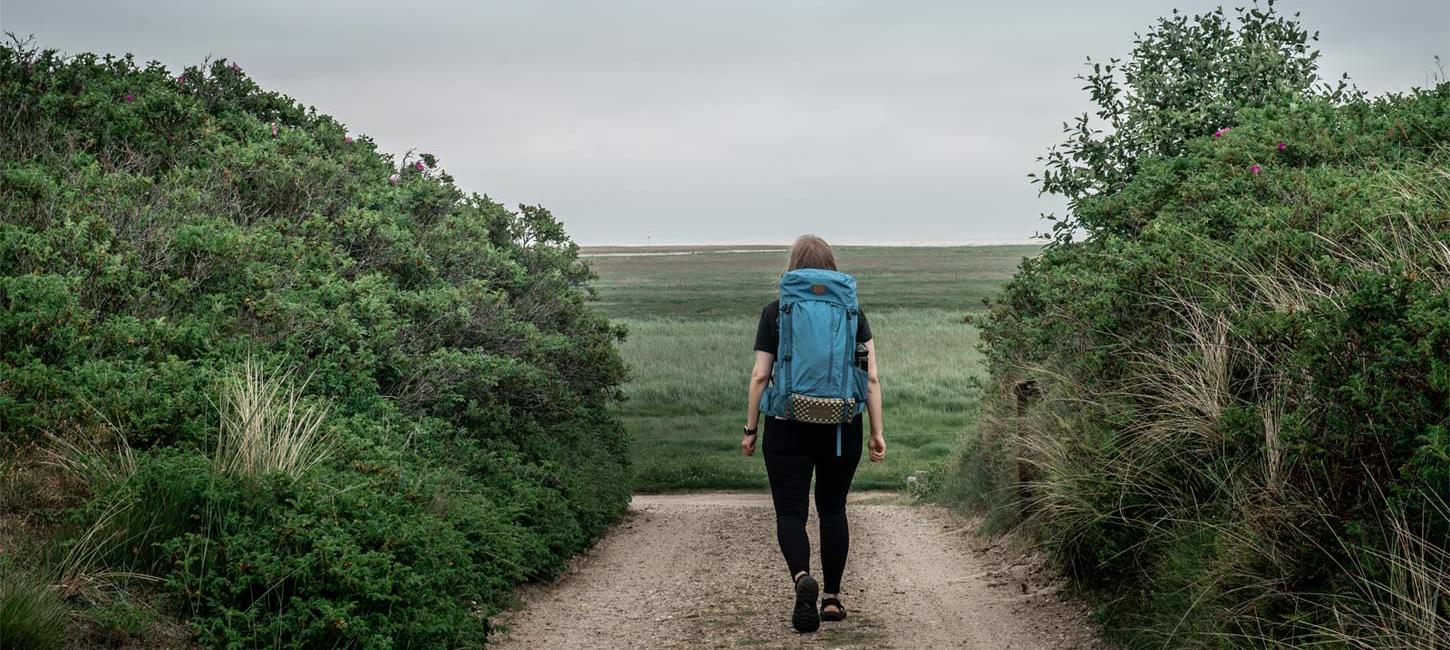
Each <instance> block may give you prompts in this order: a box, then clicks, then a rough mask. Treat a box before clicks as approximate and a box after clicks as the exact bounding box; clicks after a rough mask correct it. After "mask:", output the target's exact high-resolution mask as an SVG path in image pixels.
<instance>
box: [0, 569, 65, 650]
mask: <svg viewBox="0 0 1450 650" xmlns="http://www.w3.org/2000/svg"><path fill="white" fill-rule="evenodd" d="M65 622H66V608H65V603H63V602H62V601H61V599H60V597H59V596H58V595H57V594H56V593H55V591H54V590H52V589H51V588H50V586H49V585H47V584H45V582H44V581H41V580H38V579H36V578H34V577H33V576H30V575H29V574H24V573H20V572H17V571H15V570H14V569H12V568H6V569H4V572H3V573H0V648H6V649H7V650H8V649H9V648H26V649H28V650H53V649H55V648H60V647H61V644H62V642H63V641H64V633H65Z"/></svg>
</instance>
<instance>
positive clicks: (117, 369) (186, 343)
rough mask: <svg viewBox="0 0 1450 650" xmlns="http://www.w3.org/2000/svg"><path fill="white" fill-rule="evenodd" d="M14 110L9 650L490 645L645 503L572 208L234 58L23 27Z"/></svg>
mask: <svg viewBox="0 0 1450 650" xmlns="http://www.w3.org/2000/svg"><path fill="white" fill-rule="evenodd" d="M0 105H3V106H5V107H6V110H5V114H4V120H5V122H6V123H5V126H4V128H3V130H0V531H3V532H0V647H6V648H10V647H28V648H46V647H78V646H79V647H84V646H86V645H97V646H109V645H114V644H126V643H130V644H133V645H137V646H140V647H157V646H162V645H176V644H179V645H187V644H190V643H192V642H195V643H199V644H201V645H204V646H217V647H264V646H265V647H357V648H391V647H417V648H456V647H465V646H477V645H480V644H482V643H483V642H484V641H485V637H486V636H487V635H488V632H489V625H488V620H489V618H490V616H491V615H492V614H494V613H495V612H497V611H499V610H500V609H501V608H503V607H505V606H506V605H507V604H508V602H509V601H510V599H511V597H512V596H511V593H512V590H513V587H515V586H516V585H517V584H519V583H521V582H523V581H526V580H531V579H537V578H542V577H547V576H550V575H553V574H555V573H556V572H558V571H559V570H561V569H562V568H563V567H564V560H565V559H566V558H568V557H569V556H571V555H572V554H574V553H576V552H578V551H579V550H581V549H583V548H584V547H585V546H586V545H587V544H589V543H590V542H591V540H593V539H594V538H595V537H596V536H598V535H599V534H600V533H601V532H602V531H603V530H604V529H605V527H606V526H607V525H608V524H609V523H610V522H611V521H613V520H614V519H615V518H616V517H617V516H618V515H619V514H621V513H622V511H623V509H624V507H625V505H626V503H627V501H628V498H629V474H628V471H627V460H626V458H627V455H626V453H625V449H626V441H625V438H624V435H623V431H622V428H621V426H620V424H619V422H618V421H617V419H616V418H614V417H613V416H612V415H611V414H610V412H609V410H608V407H607V405H608V403H609V401H610V400H611V399H612V398H613V397H614V396H615V395H617V393H618V386H619V384H620V382H621V380H622V379H623V376H624V366H623V364H622V363H621V361H620V359H619V356H618V354H617V352H616V348H615V343H616V341H617V339H618V337H619V335H620V332H619V331H618V330H617V329H616V328H615V327H613V326H611V325H610V324H609V323H608V322H607V320H605V319H604V318H603V317H602V316H599V315H596V314H595V313H594V311H593V310H592V309H591V308H590V307H589V306H588V305H587V304H586V303H587V298H588V295H589V289H588V287H587V283H588V282H589V280H590V279H591V274H590V272H589V270H588V268H587V266H585V265H584V264H583V263H582V262H581V261H580V260H579V258H578V256H577V249H576V247H575V245H574V244H573V243H572V242H570V240H569V239H568V237H567V236H566V235H565V233H564V231H563V229H562V227H561V226H560V224H559V223H558V222H557V221H556V220H555V219H554V218H553V217H552V216H551V215H550V214H549V212H548V211H546V210H544V209H542V208H539V207H535V206H522V207H520V208H519V209H518V210H510V209H508V208H506V207H504V206H502V205H500V204H498V203H497V202H495V201H492V200H490V199H489V198H488V197H486V196H480V195H476V194H468V193H465V192H464V191H462V190H461V189H459V188H458V187H456V186H455V185H454V183H453V179H452V178H451V177H450V176H449V175H448V174H447V173H446V172H444V171H443V169H442V167H441V166H440V164H439V161H438V160H437V159H435V158H434V157H433V156H431V155H428V154H421V155H413V154H411V153H410V154H409V155H405V156H402V157H395V156H392V155H388V154H385V153H382V152H380V151H378V150H377V148H376V147H375V146H374V145H373V143H372V142H371V141H369V139H368V138H367V137H365V136H361V135H356V134H352V133H349V131H348V130H347V128H346V127H345V126H344V125H343V124H342V123H340V122H338V121H337V120H335V119H333V118H332V117H329V116H327V115H322V114H319V113H317V112H316V111H314V110H311V109H308V108H306V107H304V106H302V105H301V104H299V103H298V102H296V101H294V100H292V99H290V98H288V97H285V96H283V95H280V94H277V93H275V92H270V91H267V90H264V89H262V88H259V87H258V86H257V84H255V83H254V82H253V81H252V80H251V79H250V78H249V77H248V76H247V74H246V73H245V71H244V70H243V69H242V68H241V67H240V66H239V65H237V64H235V63H232V62H229V61H226V60H216V61H212V62H210V63H209V64H207V65H201V66H194V67H188V68H186V69H185V70H168V69H166V68H165V67H163V66H161V65H160V64H156V63H151V64H146V65H138V64H137V63H136V62H135V61H133V60H132V59H131V58H130V57H118V56H109V55H106V56H100V55H92V54H79V55H75V56H61V55H59V54H58V53H57V52H55V51H51V50H43V49H39V48H36V47H34V46H32V45H30V44H29V43H27V42H15V43H12V44H10V45H8V46H6V47H3V48H0ZM58 621H59V622H63V623H64V624H57V622H58Z"/></svg>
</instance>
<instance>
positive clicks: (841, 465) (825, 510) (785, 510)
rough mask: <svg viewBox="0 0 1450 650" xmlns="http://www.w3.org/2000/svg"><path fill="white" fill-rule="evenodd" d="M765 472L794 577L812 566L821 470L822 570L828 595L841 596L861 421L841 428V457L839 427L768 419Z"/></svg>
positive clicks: (778, 530)
mask: <svg viewBox="0 0 1450 650" xmlns="http://www.w3.org/2000/svg"><path fill="white" fill-rule="evenodd" d="M762 445H763V450H764V454H765V472H766V474H767V475H769V476H770V496H771V498H772V499H773V500H774V501H775V536H776V539H777V541H779V542H780V552H781V553H782V554H784V555H785V563H786V566H788V567H789V568H790V574H791V575H792V576H794V575H795V574H797V573H799V572H801V571H810V568H811V540H810V538H809V537H807V536H806V514H807V512H808V511H809V507H810V492H811V471H812V470H815V472H816V515H817V516H818V517H820V519H821V570H822V572H823V573H824V576H823V577H824V578H825V585H824V587H825V592H826V593H828V594H834V593H840V591H841V573H842V572H844V571H845V570H846V553H847V551H848V550H849V548H850V546H851V531H850V528H849V527H848V526H847V524H846V492H848V491H850V489H851V478H852V477H853V476H855V475H856V465H857V463H859V462H861V417H860V416H857V417H856V419H855V420H853V421H851V422H848V423H846V424H843V425H841V447H840V449H841V455H840V456H837V455H836V425H834V424H808V423H805V422H795V421H791V420H777V419H775V418H773V417H767V418H766V419H765V440H764V442H763V443H762Z"/></svg>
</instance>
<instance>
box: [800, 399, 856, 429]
mask: <svg viewBox="0 0 1450 650" xmlns="http://www.w3.org/2000/svg"><path fill="white" fill-rule="evenodd" d="M855 417H856V400H854V399H850V398H841V397H812V396H810V395H798V394H795V393H791V396H790V419H792V420H795V421H797V422H810V423H812V424H840V423H842V422H850V421H851V420H852V419H854V418H855Z"/></svg>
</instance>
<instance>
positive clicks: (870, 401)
mask: <svg viewBox="0 0 1450 650" xmlns="http://www.w3.org/2000/svg"><path fill="white" fill-rule="evenodd" d="M866 415H868V416H870V418H871V441H870V443H869V444H868V449H869V451H870V452H871V460H873V461H880V460H881V459H883V458H886V436H885V433H886V425H885V423H884V422H882V421H881V379H880V378H879V377H878V375H877V374H876V341H875V340H874V339H873V340H870V341H867V342H866Z"/></svg>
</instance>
